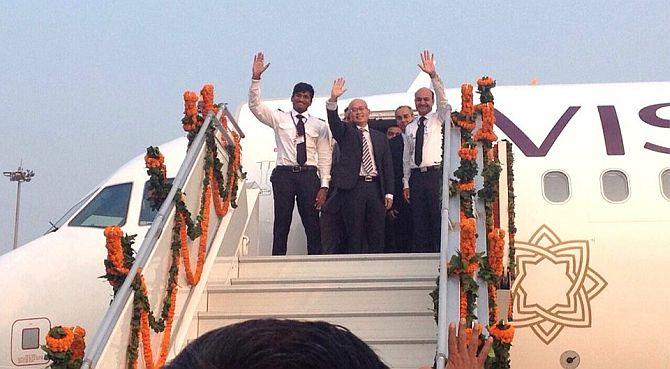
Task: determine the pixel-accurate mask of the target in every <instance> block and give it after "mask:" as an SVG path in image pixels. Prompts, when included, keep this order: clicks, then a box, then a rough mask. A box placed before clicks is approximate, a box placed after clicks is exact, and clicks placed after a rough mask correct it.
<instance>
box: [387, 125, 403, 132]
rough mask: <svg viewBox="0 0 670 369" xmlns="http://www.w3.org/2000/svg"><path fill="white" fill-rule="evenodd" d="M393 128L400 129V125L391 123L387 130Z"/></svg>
mask: <svg viewBox="0 0 670 369" xmlns="http://www.w3.org/2000/svg"><path fill="white" fill-rule="evenodd" d="M391 128H398V129H400V126H399V125H397V124H391V125H390V126H388V127H386V132H388V131H389V129H391Z"/></svg>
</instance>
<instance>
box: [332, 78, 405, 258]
mask: <svg viewBox="0 0 670 369" xmlns="http://www.w3.org/2000/svg"><path fill="white" fill-rule="evenodd" d="M344 83H345V82H344V79H343V78H338V79H336V80H335V82H334V83H333V88H332V90H331V92H330V99H329V100H328V101H327V102H326V109H327V112H328V125H329V126H330V131H331V132H332V134H333V138H334V139H335V140H337V142H338V145H339V146H340V158H339V161H338V162H337V164H336V165H335V166H333V170H332V182H331V186H335V187H336V188H337V189H338V196H341V201H342V203H341V205H342V208H341V211H342V217H343V220H344V229H345V234H346V236H347V243H348V248H349V252H351V253H379V252H383V251H384V216H385V212H386V210H388V209H390V208H391V206H392V205H393V163H392V162H391V150H390V148H389V144H388V140H387V139H386V135H384V134H383V133H381V132H378V131H375V130H371V129H370V127H369V126H368V118H369V117H370V110H369V109H368V106H367V103H366V102H365V101H364V100H361V99H354V100H352V101H351V103H350V104H349V111H350V112H351V123H345V122H342V120H341V119H340V117H339V115H338V114H337V99H338V98H339V97H340V96H342V94H344V92H345V91H346V90H345V88H344Z"/></svg>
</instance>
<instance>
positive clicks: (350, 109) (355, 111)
mask: <svg viewBox="0 0 670 369" xmlns="http://www.w3.org/2000/svg"><path fill="white" fill-rule="evenodd" d="M366 110H368V108H366V107H364V106H362V107H360V108H349V111H350V112H352V113H358V112H363V111H366Z"/></svg>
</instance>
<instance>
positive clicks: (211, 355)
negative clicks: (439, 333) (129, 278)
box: [164, 319, 388, 369]
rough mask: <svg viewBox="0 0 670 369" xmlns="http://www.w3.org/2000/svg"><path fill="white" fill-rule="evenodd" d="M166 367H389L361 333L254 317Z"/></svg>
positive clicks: (202, 340)
mask: <svg viewBox="0 0 670 369" xmlns="http://www.w3.org/2000/svg"><path fill="white" fill-rule="evenodd" d="M164 369H388V366H386V365H385V364H384V363H383V362H382V361H381V360H380V359H379V357H378V356H377V354H375V353H374V351H372V349H371V348H370V347H369V346H368V345H367V344H366V343H365V342H363V341H361V339H360V338H358V337H356V336H355V335H354V334H353V333H351V332H350V331H349V330H348V329H346V328H344V327H341V326H337V325H333V324H330V323H326V322H301V321H296V320H277V319H259V320H248V321H246V322H242V323H237V324H233V325H229V326H225V327H222V328H219V329H215V330H213V331H210V332H208V333H205V334H204V335H202V336H200V337H199V338H198V339H196V340H195V341H193V342H191V343H190V344H189V345H188V346H186V347H185V348H184V349H183V350H182V352H181V353H180V354H179V355H177V356H176V357H175V358H174V359H173V360H172V361H171V362H170V363H169V364H167V365H166V366H165V367H164Z"/></svg>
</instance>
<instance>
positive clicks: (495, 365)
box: [431, 77, 516, 369]
mask: <svg viewBox="0 0 670 369" xmlns="http://www.w3.org/2000/svg"><path fill="white" fill-rule="evenodd" d="M495 85H496V82H495V80H494V79H493V78H491V77H482V78H480V79H479V80H478V81H477V92H478V93H479V94H480V104H478V105H476V106H475V105H473V102H472V101H473V97H472V86H471V85H468V84H463V85H461V111H460V112H454V113H452V115H451V119H452V122H453V123H454V124H455V125H456V126H458V127H460V132H461V147H460V149H459V150H458V156H459V157H460V159H461V160H460V166H459V168H458V169H456V171H455V172H454V176H455V177H456V180H452V181H451V182H452V183H451V186H450V195H458V196H459V197H460V200H461V201H460V203H461V209H460V210H461V215H460V237H461V243H460V250H459V251H458V252H457V254H456V255H454V256H452V258H451V260H450V261H449V263H448V268H447V270H448V273H449V275H455V276H458V277H459V280H460V285H461V291H460V309H459V310H460V312H459V313H460V316H461V318H465V319H466V321H467V324H468V325H471V324H472V321H473V320H475V319H477V316H476V314H475V310H476V300H477V293H478V285H477V281H476V280H475V279H474V273H475V272H477V277H479V278H480V279H481V280H482V281H484V283H486V284H487V290H488V294H487V295H488V296H487V297H488V299H489V318H490V324H492V326H493V327H494V328H493V331H494V332H496V333H495V334H493V332H492V335H493V336H494V344H493V353H492V354H489V357H488V358H487V361H486V365H485V367H486V368H487V369H507V368H509V363H510V359H509V350H510V347H511V340H512V338H513V327H511V326H509V325H507V324H503V322H502V321H499V320H498V319H499V311H498V307H497V306H496V298H497V286H498V283H499V282H500V279H501V277H503V275H504V267H503V263H502V259H503V255H504V246H505V244H504V240H505V232H504V231H503V230H501V229H499V228H494V225H495V221H494V220H495V219H494V214H493V208H494V204H495V201H497V198H498V180H499V176H500V172H501V170H502V168H501V166H500V162H499V161H498V159H497V158H496V153H497V150H494V146H493V142H494V141H496V140H497V136H496V135H495V134H494V132H493V126H494V124H495V109H494V105H493V94H492V93H491V89H492V88H494V87H495ZM477 114H480V115H481V117H482V127H481V128H480V129H479V130H478V131H477V132H476V133H475V134H474V135H473V134H472V130H473V129H474V128H475V121H476V119H475V118H476V116H477ZM477 141H479V143H480V144H481V145H482V154H483V155H482V158H483V160H482V162H483V168H482V173H481V174H482V177H484V186H483V188H482V189H480V190H479V191H478V192H477V195H478V196H479V199H480V200H481V201H483V202H484V208H485V213H486V239H487V253H486V254H484V253H476V251H475V250H476V239H477V234H476V221H475V219H474V212H473V203H472V201H473V197H474V195H475V193H474V178H475V176H476V175H477V174H478V167H477V162H476V159H477V156H478V150H477V148H476V142H477ZM510 151H511V150H508V165H510V166H511V160H510V159H509V155H510ZM509 173H511V168H510V167H508V176H509ZM509 181H511V178H509V177H508V189H512V192H510V194H511V195H510V196H509V199H510V201H511V204H510V207H509V209H510V212H511V213H510V235H509V237H510V244H513V237H514V235H513V233H514V232H516V228H514V216H513V215H514V214H513V212H514V210H513V187H512V184H511V183H509ZM510 253H512V254H513V250H510ZM512 258H513V256H512ZM510 265H513V261H511V264H510ZM511 277H513V276H511ZM438 295H439V291H438V289H435V290H434V291H433V292H432V293H431V296H432V297H433V305H434V307H435V310H436V311H437V309H438V301H437V296H438ZM510 303H511V301H510ZM508 315H509V316H511V309H510V313H509V314H508ZM436 320H437V317H436ZM496 326H497V328H495V327H496ZM510 327H511V328H510ZM510 329H511V331H510ZM481 337H482V338H483V337H484V336H481Z"/></svg>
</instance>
